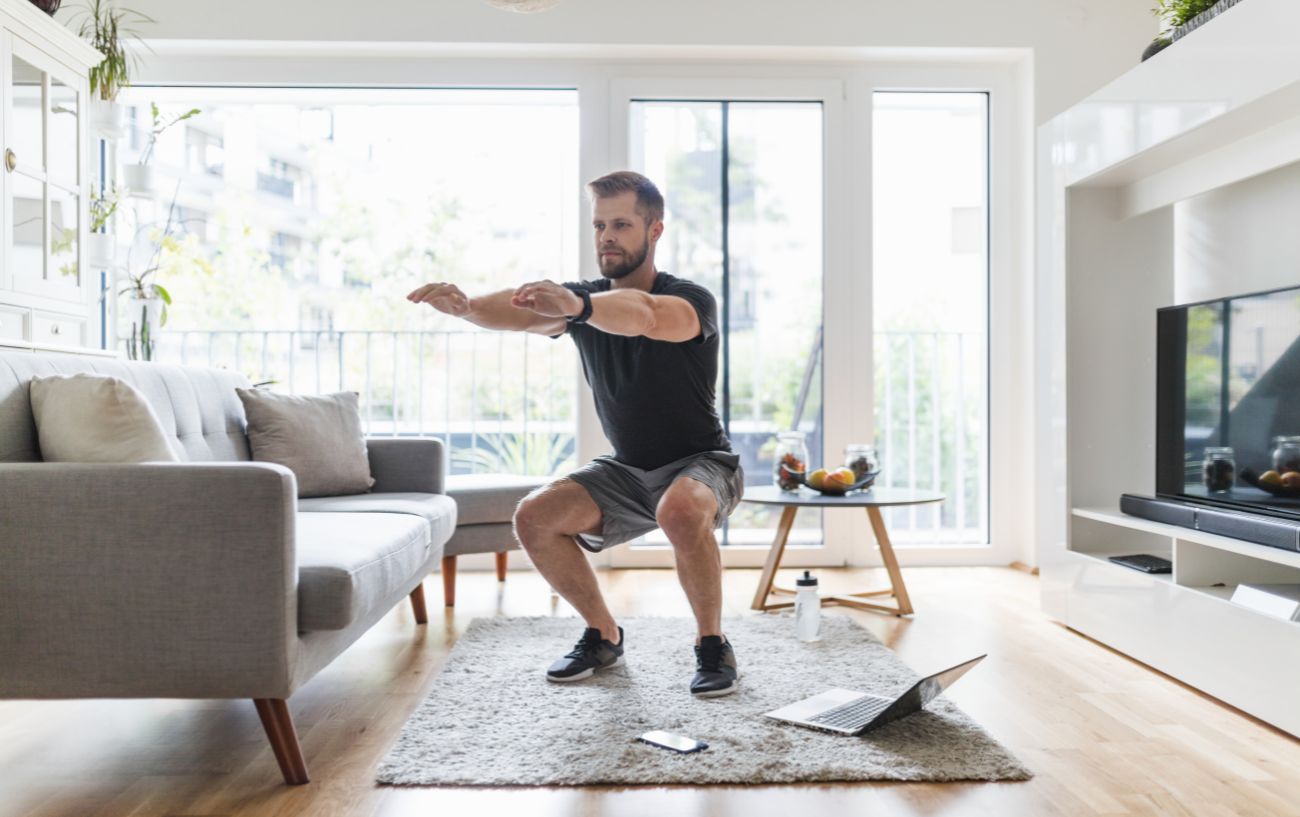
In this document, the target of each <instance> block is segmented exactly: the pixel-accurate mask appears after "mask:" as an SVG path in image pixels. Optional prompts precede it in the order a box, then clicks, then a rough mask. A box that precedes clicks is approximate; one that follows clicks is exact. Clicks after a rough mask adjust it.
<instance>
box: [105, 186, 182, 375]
mask: <svg viewBox="0 0 1300 817" xmlns="http://www.w3.org/2000/svg"><path fill="white" fill-rule="evenodd" d="M180 189H181V186H180V182H177V183H176V191H175V192H174V193H173V194H172V202H171V205H170V206H169V207H168V208H167V223H166V224H165V225H163V228H162V231H161V232H157V233H154V234H152V235H150V236H149V241H148V242H147V243H146V245H145V246H147V247H148V249H149V260H148V262H147V263H145V264H144V265H143V266H137V265H135V264H133V263H132V262H131V258H132V256H133V255H134V253H135V249H136V245H137V244H138V243H139V239H140V237H141V235H144V234H146V233H147V232H148V231H151V230H153V229H154V228H155V225H153V224H145V225H143V226H141V227H140V228H139V229H137V230H136V233H135V241H133V242H132V244H131V248H130V249H129V250H127V256H126V285H125V286H124V287H122V288H121V289H120V290H118V295H119V296H125V297H126V310H127V311H126V318H127V319H128V320H130V322H131V324H130V331H129V332H128V334H127V335H126V354H127V357H129V358H130V359H131V360H153V352H154V346H155V344H156V343H157V339H158V331H159V330H160V329H162V328H163V327H164V326H166V325H167V307H169V306H171V303H172V295H171V293H170V292H168V291H167V288H166V287H164V286H163V285H162V284H160V283H158V280H157V279H158V273H159V270H160V269H161V268H162V258H163V252H164V250H166V249H168V248H169V246H172V245H174V243H175V236H174V235H173V230H174V229H175V228H176V227H177V226H178V222H177V221H176V196H177V195H178V194H179V193H180Z"/></svg>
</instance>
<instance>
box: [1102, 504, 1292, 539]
mask: <svg viewBox="0 0 1300 817" xmlns="http://www.w3.org/2000/svg"><path fill="white" fill-rule="evenodd" d="M1119 509H1120V511H1121V512H1123V513H1126V514H1128V515H1129V516H1136V517H1139V518H1141V519H1150V520H1151V521H1152V522H1164V523H1165V524H1168V525H1178V526H1179V527H1183V528H1191V529H1192V530H1199V531H1205V532H1206V533H1217V534H1219V535H1220V536H1231V537H1232V538H1233V539H1241V540H1242V541H1245V542H1254V543H1255V544H1258V545H1268V546H1269V547H1275V548H1280V549H1282V550H1290V551H1295V552H1298V553H1300V523H1296V522H1286V521H1283V520H1281V519H1270V518H1268V517H1266V516H1256V515H1255V514H1249V513H1237V512H1234V511H1222V510H1219V509H1218V508H1207V507H1204V506H1201V505H1193V504H1191V503H1188V502H1178V501H1176V500H1172V499H1156V498H1154V497H1149V496H1137V495H1136V494H1121V495H1120V498H1119Z"/></svg>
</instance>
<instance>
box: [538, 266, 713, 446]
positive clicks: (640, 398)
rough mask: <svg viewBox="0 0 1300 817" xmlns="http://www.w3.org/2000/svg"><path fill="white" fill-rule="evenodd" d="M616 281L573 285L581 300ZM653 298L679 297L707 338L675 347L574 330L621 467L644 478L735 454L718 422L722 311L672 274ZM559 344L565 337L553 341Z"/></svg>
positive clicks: (660, 276) (661, 278) (582, 327)
mask: <svg viewBox="0 0 1300 817" xmlns="http://www.w3.org/2000/svg"><path fill="white" fill-rule="evenodd" d="M610 283H611V282H610V281H609V279H600V280H597V281H578V282H574V283H566V284H564V286H565V287H567V288H569V289H571V290H573V291H575V292H577V291H580V290H582V289H585V290H587V291H588V292H591V293H596V292H608V291H609V289H610ZM650 294H651V295H675V296H677V297H679V298H683V299H685V300H686V301H688V302H690V304H691V306H693V307H695V312H696V314H698V315H699V317H700V334H698V335H696V336H695V337H694V338H693V339H692V340H688V341H684V342H682V343H672V342H670V341H664V340H651V339H650V338H647V337H644V336H637V337H627V336H625V335H613V334H610V333H609V332H602V331H601V330H599V329H597V328H596V327H594V326H591V325H589V324H582V323H579V324H569V325H568V327H567V329H568V334H569V336H570V337H572V338H573V342H574V343H575V344H577V347H578V354H579V356H580V357H581V358H582V372H583V374H584V375H585V376H586V378H587V382H588V383H589V384H591V390H592V393H593V394H594V396H595V400H596V414H597V415H598V416H599V417H600V424H601V426H603V427H604V429H605V436H606V437H608V438H609V441H610V442H611V443H612V444H613V445H614V459H616V460H618V461H619V462H622V463H626V464H628V465H631V466H634V467H636V468H641V469H643V470H647V471H648V470H652V469H655V468H658V467H660V466H661V465H666V464H668V463H670V462H672V461H674V460H679V459H682V458H683V457H688V456H690V455H691V454H698V453H701V452H704V451H730V450H731V442H730V441H729V440H728V439H727V435H726V434H725V433H724V432H723V430H722V421H721V420H720V419H719V418H718V410H717V407H716V402H715V397H716V391H715V388H714V386H715V384H716V383H717V380H718V346H719V337H718V306H717V302H716V301H715V300H714V298H713V294H712V293H710V292H709V291H708V290H707V289H705V288H704V287H702V286H700V285H699V284H696V283H693V282H691V281H687V280H685V279H684V278H677V277H675V276H672V275H669V274H668V273H666V272H660V273H657V274H656V275H655V281H654V285H653V286H652V287H651V288H650ZM552 337H556V338H558V337H560V335H553V336H552Z"/></svg>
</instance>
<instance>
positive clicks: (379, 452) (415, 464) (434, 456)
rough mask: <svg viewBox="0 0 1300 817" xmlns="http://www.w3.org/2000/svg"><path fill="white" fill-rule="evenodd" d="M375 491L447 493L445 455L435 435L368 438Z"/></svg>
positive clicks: (371, 473) (440, 442)
mask: <svg viewBox="0 0 1300 817" xmlns="http://www.w3.org/2000/svg"><path fill="white" fill-rule="evenodd" d="M366 448H367V450H368V451H369V452H370V476H372V477H374V478H375V486H374V488H373V489H372V490H373V491H374V492H375V493H404V492H413V493H423V494H443V493H446V492H447V489H446V484H447V479H446V477H447V457H446V453H445V451H444V449H443V445H442V440H439V439H438V438H436V437H368V438H366Z"/></svg>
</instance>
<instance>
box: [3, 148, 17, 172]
mask: <svg viewBox="0 0 1300 817" xmlns="http://www.w3.org/2000/svg"><path fill="white" fill-rule="evenodd" d="M17 169H18V154H17V153H14V151H13V148H5V170H8V171H9V172H10V173H13V172H14V171H15V170H17Z"/></svg>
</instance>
